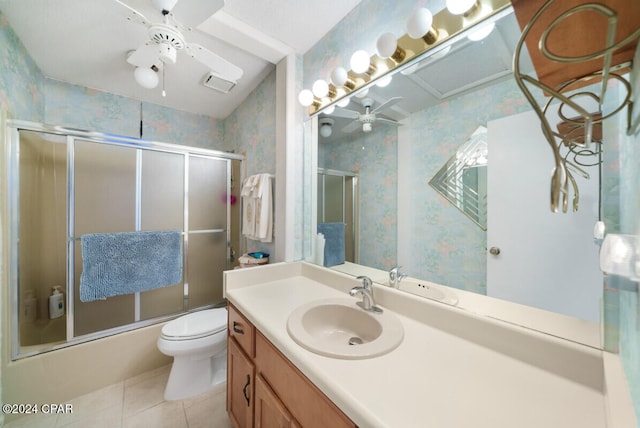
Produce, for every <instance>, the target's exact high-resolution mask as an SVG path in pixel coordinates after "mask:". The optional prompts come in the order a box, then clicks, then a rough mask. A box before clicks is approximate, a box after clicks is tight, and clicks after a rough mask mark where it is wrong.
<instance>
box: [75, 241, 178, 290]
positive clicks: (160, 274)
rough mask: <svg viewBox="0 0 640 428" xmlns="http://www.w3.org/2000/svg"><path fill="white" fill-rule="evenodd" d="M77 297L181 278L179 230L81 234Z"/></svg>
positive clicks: (143, 287) (154, 285) (158, 284)
mask: <svg viewBox="0 0 640 428" xmlns="http://www.w3.org/2000/svg"><path fill="white" fill-rule="evenodd" d="M80 242H81V244H82V275H81V276H80V300H81V301H82V302H89V301H92V300H96V299H104V298H107V297H111V296H117V295H120V294H131V293H137V292H140V291H146V290H151V289H154V288H159V287H165V286H167V285H174V284H177V283H179V282H180V281H181V280H182V234H181V232H180V231H166V232H123V233H94V234H88V235H83V236H81V237H80Z"/></svg>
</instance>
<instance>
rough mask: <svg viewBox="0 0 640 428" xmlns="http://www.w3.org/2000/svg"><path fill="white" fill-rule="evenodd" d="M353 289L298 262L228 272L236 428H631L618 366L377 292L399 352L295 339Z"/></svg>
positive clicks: (555, 342)
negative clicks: (335, 349)
mask: <svg viewBox="0 0 640 428" xmlns="http://www.w3.org/2000/svg"><path fill="white" fill-rule="evenodd" d="M360 285H361V281H359V280H357V279H355V278H354V277H352V276H349V275H346V274H343V273H341V272H336V271H333V270H330V269H326V268H322V267H318V266H315V265H312V264H309V263H305V262H295V263H277V264H273V265H269V266H264V267H259V268H251V269H242V270H236V271H228V272H225V294H226V297H227V299H228V301H229V303H230V306H229V327H228V328H229V342H228V368H227V376H228V378H227V389H228V395H227V410H228V412H229V415H230V417H231V419H232V421H233V423H234V424H235V425H236V426H237V427H254V426H270V424H267V421H271V422H276V421H277V422H278V424H279V425H278V426H304V427H316V426H317V427H326V426H331V427H342V426H345V427H348V426H351V427H353V426H360V427H389V428H395V427H439V428H447V427H456V428H459V427H474V428H478V427H491V428H501V427H513V426H518V427H521V428H527V427H531V428H533V427H536V428H538V427H563V428H565V427H581V428H603V427H608V426H616V427H617V426H634V425H621V424H620V423H625V424H626V423H628V422H630V421H632V420H633V414H632V409H631V406H630V399H629V398H628V392H627V393H626V394H625V385H624V382H623V381H618V380H616V379H614V378H616V377H617V376H621V375H619V374H617V373H616V370H615V368H616V365H615V363H614V364H613V367H614V369H613V370H610V369H609V368H608V367H610V366H611V364H610V362H611V360H612V358H613V359H615V356H612V355H611V354H608V353H604V352H603V351H601V350H599V349H596V348H593V347H590V346H586V345H581V344H578V343H575V342H572V341H569V340H565V339H561V338H558V337H554V336H552V335H548V334H543V333H540V332H537V331H534V330H531V329H526V328H522V327H519V326H517V325H514V324H511V323H506V322H504V321H500V320H496V319H492V318H489V317H486V316H480V315H477V314H474V313H473V312H471V311H469V310H467V309H461V308H458V307H454V306H451V305H447V304H444V303H441V302H436V301H432V300H430V299H426V298H423V297H420V296H416V295H412V294H410V293H405V292H401V291H398V290H396V289H392V288H389V287H386V286H383V285H380V284H374V295H375V300H376V303H377V305H378V306H380V307H381V308H382V309H383V311H385V312H386V313H388V314H389V315H390V316H393V317H395V318H397V319H398V320H399V321H400V324H401V327H402V333H401V334H402V340H401V341H400V343H399V345H397V346H395V347H392V348H390V349H389V350H388V351H386V352H383V353H382V354H377V355H376V356H373V357H367V356H366V355H364V356H363V355H358V353H357V352H356V353H355V354H354V355H348V353H345V355H339V354H338V355H334V356H326V355H321V352H317V351H311V350H309V348H308V347H306V346H301V345H300V344H299V342H298V341H296V340H294V337H292V334H290V329H289V328H288V326H287V324H288V322H289V319H290V317H291V315H292V314H293V313H294V312H295V311H296V310H297V309H299V308H301V307H305V305H306V306H308V305H312V306H313V304H314V303H313V302H327V301H333V300H336V299H339V300H340V301H341V302H342V301H347V302H348V300H349V299H352V300H353V307H354V308H358V307H357V306H356V302H357V301H359V300H360V298H359V297H350V296H349V290H351V289H352V288H353V287H357V286H360ZM358 309H359V308H358ZM359 310H361V309H359ZM349 316H350V315H349ZM372 316H374V315H372ZM326 318H329V317H326ZM330 321H332V320H326V322H330ZM303 322H308V320H305V321H303ZM314 322H316V323H322V322H324V321H322V317H318V320H316V321H314ZM395 334H397V333H395ZM328 340H331V339H328ZM371 341H372V342H375V338H373V339H371ZM365 345H366V343H365V344H363V345H358V344H355V345H353V347H358V346H365ZM614 396H615V397H616V399H615V400H614V399H612V397H614ZM625 400H627V401H625ZM621 421H622V422H621Z"/></svg>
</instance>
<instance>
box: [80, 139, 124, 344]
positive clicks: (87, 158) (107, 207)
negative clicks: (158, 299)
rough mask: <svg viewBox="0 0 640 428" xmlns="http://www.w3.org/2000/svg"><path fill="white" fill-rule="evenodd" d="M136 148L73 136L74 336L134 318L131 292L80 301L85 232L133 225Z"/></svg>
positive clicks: (120, 229)
mask: <svg viewBox="0 0 640 428" xmlns="http://www.w3.org/2000/svg"><path fill="white" fill-rule="evenodd" d="M136 156H137V155H136V149H135V148H133V147H126V146H120V145H114V144H103V143H95V142H91V141H85V140H80V139H78V140H75V142H74V156H73V183H74V189H75V191H74V193H73V197H74V199H73V222H71V224H72V227H73V230H72V231H70V235H71V236H72V237H73V238H74V260H75V263H74V265H75V275H74V301H73V305H74V306H73V309H74V311H73V314H74V328H73V331H74V336H81V335H84V334H89V333H94V332H97V331H100V330H106V329H109V328H113V327H119V326H122V325H126V324H130V323H132V322H134V321H135V311H134V305H135V296H134V295H132V294H126V295H120V296H114V297H110V298H109V299H106V300H94V301H91V302H81V301H80V275H81V274H82V248H81V245H80V237H81V236H82V235H84V234H88V233H112V232H131V231H134V230H136V168H137V166H136V165H137V160H136Z"/></svg>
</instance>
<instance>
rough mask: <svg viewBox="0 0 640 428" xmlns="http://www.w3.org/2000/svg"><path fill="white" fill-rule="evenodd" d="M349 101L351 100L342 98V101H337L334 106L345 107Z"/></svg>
mask: <svg viewBox="0 0 640 428" xmlns="http://www.w3.org/2000/svg"><path fill="white" fill-rule="evenodd" d="M350 101H351V99H350V98H349V97H344V98H343V99H341V100H340V101H338V102H337V103H336V105H337V106H338V107H346V106H348V105H349V102H350Z"/></svg>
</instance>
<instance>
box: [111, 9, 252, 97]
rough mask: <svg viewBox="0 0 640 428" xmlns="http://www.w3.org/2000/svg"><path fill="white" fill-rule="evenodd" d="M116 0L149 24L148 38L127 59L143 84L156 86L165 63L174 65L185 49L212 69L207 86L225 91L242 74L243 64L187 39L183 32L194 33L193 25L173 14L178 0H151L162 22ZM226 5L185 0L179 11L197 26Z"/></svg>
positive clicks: (136, 18) (133, 18)
mask: <svg viewBox="0 0 640 428" xmlns="http://www.w3.org/2000/svg"><path fill="white" fill-rule="evenodd" d="M114 1H116V2H117V3H119V4H120V5H122V6H124V7H125V8H127V9H128V13H129V15H128V19H129V20H130V21H132V22H135V23H138V24H141V25H144V26H145V27H147V36H148V40H147V41H146V42H145V43H144V44H143V45H141V46H140V47H139V48H138V49H136V50H134V51H132V52H130V53H129V54H128V55H127V62H128V63H129V64H131V65H134V66H136V70H135V78H136V81H137V82H138V83H139V84H140V85H141V86H143V87H146V88H154V87H156V86H157V85H158V80H159V78H158V75H157V73H158V71H159V69H160V68H162V69H163V71H164V66H165V65H167V64H175V63H176V62H177V53H178V51H181V52H185V53H186V54H187V55H189V56H190V57H192V58H193V59H195V60H196V61H198V62H200V63H202V64H203V65H205V66H206V67H207V68H208V69H209V71H210V72H209V73H208V74H207V75H205V79H204V81H203V84H205V86H209V87H212V88H214V89H217V90H219V91H221V92H225V93H226V92H229V91H230V90H231V89H232V88H233V87H234V86H235V85H236V83H237V81H238V79H240V78H241V77H242V73H243V70H242V69H241V68H240V67H238V66H236V65H235V64H232V63H231V62H229V61H227V60H226V59H224V58H222V57H221V56H220V55H217V54H215V53H213V52H211V51H210V50H208V49H206V48H205V47H203V46H201V45H199V44H197V43H189V42H188V41H187V40H186V38H185V37H184V33H189V32H191V31H192V30H193V27H192V26H188V25H184V24H183V23H181V22H179V21H178V20H177V19H176V18H175V17H174V13H173V10H174V7H175V6H176V3H178V0H151V3H152V4H153V6H154V7H155V8H156V9H158V11H159V12H160V13H161V14H162V18H161V21H160V22H153V21H151V20H149V19H147V18H146V17H145V16H144V15H143V14H142V13H140V12H139V11H137V10H136V9H134V8H132V7H131V6H129V5H127V4H126V3H124V2H123V1H121V0H114ZM180 6H182V5H180ZM223 6H224V0H188V1H187V0H185V2H184V7H181V8H180V11H181V12H180V13H183V12H184V17H185V21H184V22H186V23H189V24H192V25H193V26H196V25H197V24H199V23H200V22H202V21H203V20H204V19H206V18H208V17H209V16H211V15H213V14H214V13H215V12H216V11H218V10H220V9H221V8H222V7H223ZM187 7H188V8H189V9H187ZM189 21H191V22H189ZM163 95H164V91H163Z"/></svg>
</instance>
